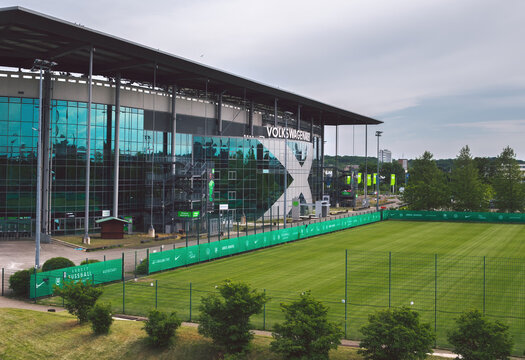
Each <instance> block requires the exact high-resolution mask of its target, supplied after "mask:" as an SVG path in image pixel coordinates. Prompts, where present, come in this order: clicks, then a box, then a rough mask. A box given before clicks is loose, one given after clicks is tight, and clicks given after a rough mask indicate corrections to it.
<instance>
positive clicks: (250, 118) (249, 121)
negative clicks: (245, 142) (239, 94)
mask: <svg viewBox="0 0 525 360" xmlns="http://www.w3.org/2000/svg"><path fill="white" fill-rule="evenodd" d="M254 111H255V103H254V101H253V100H251V101H250V116H249V118H248V124H249V128H250V131H249V134H250V135H251V136H253V112H254Z"/></svg>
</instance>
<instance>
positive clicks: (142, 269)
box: [135, 259, 149, 275]
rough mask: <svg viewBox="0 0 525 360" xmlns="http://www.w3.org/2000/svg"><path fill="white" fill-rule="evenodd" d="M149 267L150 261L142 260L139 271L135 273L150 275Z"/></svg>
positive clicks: (138, 267)
mask: <svg viewBox="0 0 525 360" xmlns="http://www.w3.org/2000/svg"><path fill="white" fill-rule="evenodd" d="M148 266H149V261H148V259H144V260H142V261H141V262H140V264H139V266H137V269H136V270H135V273H136V274H137V275H148Z"/></svg>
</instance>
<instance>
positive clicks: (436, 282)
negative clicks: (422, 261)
mask: <svg viewBox="0 0 525 360" xmlns="http://www.w3.org/2000/svg"><path fill="white" fill-rule="evenodd" d="M437 292H438V256H437V254H434V334H437ZM436 346H437V337H436V338H435V339H434V347H436Z"/></svg>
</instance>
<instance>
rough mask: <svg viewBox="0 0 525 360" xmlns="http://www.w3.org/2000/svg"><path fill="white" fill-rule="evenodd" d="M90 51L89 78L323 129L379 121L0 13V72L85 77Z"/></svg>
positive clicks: (76, 28)
mask: <svg viewBox="0 0 525 360" xmlns="http://www.w3.org/2000/svg"><path fill="white" fill-rule="evenodd" d="M91 47H93V48H94V49H95V51H94V61H93V74H94V75H102V76H107V77H115V76H116V75H117V74H120V75H121V77H122V78H124V79H128V80H132V81H137V82H145V83H152V82H153V70H154V68H155V66H156V68H157V72H156V81H157V85H161V86H171V85H177V87H179V88H187V89H195V90H198V91H205V90H208V91H210V92H214V93H225V94H228V95H229V96H232V97H238V98H241V99H243V98H244V99H250V100H254V101H256V102H257V103H260V104H265V105H267V106H273V104H274V101H275V99H278V104H279V109H281V110H283V111H291V112H293V113H295V112H296V111H297V107H298V105H300V106H301V114H302V115H301V118H303V119H310V118H313V119H314V121H315V123H316V124H320V123H321V120H320V119H322V120H323V121H324V124H325V125H364V124H368V125H377V124H380V123H382V121H379V120H375V119H372V118H370V117H367V116H363V115H359V114H356V113H353V112H350V111H347V110H344V109H341V108H337V107H334V106H331V105H327V104H324V103H321V102H318V101H315V100H312V99H309V98H306V97H303V96H299V95H296V94H294V93H291V92H287V91H284V90H281V89H277V88H274V87H271V86H268V85H264V84H261V83H258V82H255V81H252V80H249V79H246V78H243V77H239V76H236V75H232V74H230V73H227V72H224V71H220V70H217V69H214V68H211V67H208V66H204V65H202V64H199V63H196V62H193V61H190V60H187V59H183V58H181V57H178V56H175V55H172V54H168V53H166V52H162V51H159V50H156V49H152V48H150V47H147V46H143V45H140V44H137V43H133V42H130V41H127V40H124V39H120V38H118V37H114V36H111V35H107V34H104V33H102V32H100V31H96V30H92V29H89V28H86V27H84V26H82V25H79V24H74V23H70V22H67V21H64V20H60V19H57V18H54V17H51V16H47V15H44V14H41V13H38V12H35V11H32V10H28V9H25V8H22V7H8V8H2V9H0V59H1V60H0V61H1V63H0V66H9V67H16V68H28V69H29V68H31V67H32V66H33V62H34V60H35V59H44V60H53V61H55V62H57V63H58V65H57V66H56V67H55V68H53V69H54V70H56V71H63V72H71V73H81V74H85V73H87V72H88V68H89V56H90V49H91Z"/></svg>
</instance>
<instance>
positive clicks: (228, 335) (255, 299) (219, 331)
mask: <svg viewBox="0 0 525 360" xmlns="http://www.w3.org/2000/svg"><path fill="white" fill-rule="evenodd" d="M218 290H219V295H218V294H210V295H209V296H207V297H203V298H202V301H201V305H200V306H199V310H200V319H199V333H200V334H202V335H204V336H207V337H210V338H212V339H213V342H214V343H216V344H217V345H220V346H222V347H224V349H225V350H226V352H227V353H239V352H242V351H244V350H246V348H247V347H248V344H249V343H250V340H251V339H252V338H253V335H252V334H251V333H250V316H252V315H254V314H259V313H260V312H261V311H262V309H263V305H264V304H265V303H266V301H267V298H266V295H265V294H264V293H262V292H257V291H256V290H253V289H251V288H250V287H249V286H248V285H247V284H245V283H242V282H231V281H229V280H226V281H225V282H224V283H223V284H221V285H219V286H218Z"/></svg>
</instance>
